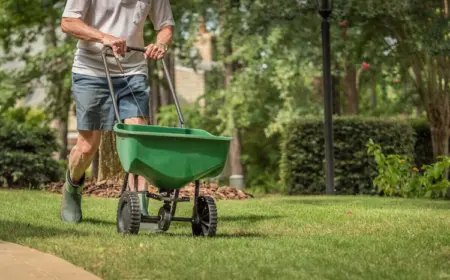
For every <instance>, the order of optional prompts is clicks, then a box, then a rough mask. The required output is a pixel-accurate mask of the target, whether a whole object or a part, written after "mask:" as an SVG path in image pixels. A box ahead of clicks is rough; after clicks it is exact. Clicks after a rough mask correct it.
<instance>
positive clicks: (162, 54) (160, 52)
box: [156, 49, 166, 59]
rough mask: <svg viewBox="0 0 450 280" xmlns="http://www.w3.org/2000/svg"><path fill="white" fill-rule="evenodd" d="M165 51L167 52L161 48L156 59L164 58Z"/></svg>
mask: <svg viewBox="0 0 450 280" xmlns="http://www.w3.org/2000/svg"><path fill="white" fill-rule="evenodd" d="M165 53H166V52H165V51H164V50H162V49H160V50H159V52H158V53H157V54H156V59H161V58H163V57H164V55H165Z"/></svg>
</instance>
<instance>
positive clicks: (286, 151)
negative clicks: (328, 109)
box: [280, 117, 415, 194]
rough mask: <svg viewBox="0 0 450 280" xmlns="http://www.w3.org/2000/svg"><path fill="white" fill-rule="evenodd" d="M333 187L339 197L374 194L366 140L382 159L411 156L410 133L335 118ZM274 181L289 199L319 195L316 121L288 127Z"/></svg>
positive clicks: (383, 123)
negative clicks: (380, 151) (378, 147)
mask: <svg viewBox="0 0 450 280" xmlns="http://www.w3.org/2000/svg"><path fill="white" fill-rule="evenodd" d="M333 133H334V158H335V187H336V192H337V193H340V194H370V193H374V192H375V191H374V188H373V179H374V178H375V177H376V176H377V172H376V167H375V162H374V160H373V158H370V157H369V156H368V155H367V148H366V144H367V142H368V141H369V139H373V140H374V141H375V142H376V143H379V144H380V145H382V146H383V148H384V151H385V152H387V153H399V154H404V155H407V156H413V154H414V143H415V140H414V131H413V129H412V127H411V125H410V124H409V123H407V122H404V121H400V120H395V119H392V120H390V119H374V118H361V117H339V118H335V119H334V121H333ZM281 153H282V156H281V164H280V177H281V180H282V182H283V184H284V185H285V186H286V188H287V190H288V193H289V194H319V193H324V190H325V172H324V170H325V168H324V167H325V155H324V123H323V120H322V119H321V118H305V119H298V120H294V121H292V122H291V123H290V124H289V125H288V126H287V128H286V130H285V132H284V134H283V140H282V143H281Z"/></svg>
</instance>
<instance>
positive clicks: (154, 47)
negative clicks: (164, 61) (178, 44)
mask: <svg viewBox="0 0 450 280" xmlns="http://www.w3.org/2000/svg"><path fill="white" fill-rule="evenodd" d="M166 51H167V46H164V45H162V44H150V45H148V46H147V50H146V51H145V53H144V57H145V58H146V59H147V58H151V59H154V60H158V59H161V58H163V57H164V55H165V54H166Z"/></svg>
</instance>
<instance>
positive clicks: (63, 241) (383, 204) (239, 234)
mask: <svg viewBox="0 0 450 280" xmlns="http://www.w3.org/2000/svg"><path fill="white" fill-rule="evenodd" d="M83 203H84V216H85V221H84V222H83V223H81V224H77V225H72V224H64V223H62V222H60V220H59V204H60V196H59V195H56V194H50V193H46V192H32V191H0V239H2V240H6V241H10V242H16V243H19V244H23V245H26V246H30V247H33V248H36V249H38V250H41V251H44V252H48V253H52V254H54V255H56V256H59V257H61V258H63V259H66V260H68V261H69V262H71V263H73V264H75V265H78V266H81V267H84V268H85V269H86V270H88V271H91V272H93V273H94V274H96V275H98V276H100V277H102V278H104V279H140V280H143V279H450V202H447V201H429V200H404V199H389V198H375V197H355V196H349V197H317V196H316V197H281V196H277V197H266V198H258V199H253V200H249V201H218V211H219V228H218V235H217V236H216V237H215V238H206V239H205V238H193V237H192V236H191V229H190V225H189V224H184V223H174V224H172V226H171V228H170V229H169V231H168V232H167V233H158V234H156V233H151V232H149V231H144V232H141V233H140V234H139V235H138V236H126V237H124V236H121V235H119V234H117V232H116V222H115V218H116V216H115V215H116V207H117V200H116V199H98V198H85V199H84V201H83ZM159 206H160V203H159V202H157V203H156V202H153V206H152V211H153V213H155V211H156V209H157V207H159ZM191 207H192V203H187V204H181V205H180V208H179V209H180V211H179V213H180V214H182V215H186V216H187V215H189V214H190V213H191Z"/></svg>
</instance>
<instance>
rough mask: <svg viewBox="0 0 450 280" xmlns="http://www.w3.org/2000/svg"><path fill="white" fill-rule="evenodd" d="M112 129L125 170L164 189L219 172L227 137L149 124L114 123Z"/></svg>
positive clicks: (226, 150) (224, 156) (196, 130)
mask: <svg viewBox="0 0 450 280" xmlns="http://www.w3.org/2000/svg"><path fill="white" fill-rule="evenodd" d="M114 132H115V134H116V145H117V152H118V154H119V158H120V162H121V164H122V166H123V168H124V169H125V171H126V172H128V173H132V174H136V175H140V176H143V177H144V178H146V179H147V180H148V182H149V183H151V184H152V185H154V186H156V187H158V188H165V189H177V188H181V187H184V186H185V185H186V184H188V183H189V182H193V181H195V180H199V179H202V178H206V177H215V176H217V175H219V174H220V172H222V170H223V168H224V165H225V162H226V159H227V155H228V150H229V146H230V141H231V138H228V137H221V136H214V135H211V134H210V133H208V132H206V131H204V130H200V129H186V128H174V127H163V126H152V125H128V124H123V123H118V124H116V125H115V126H114Z"/></svg>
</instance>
